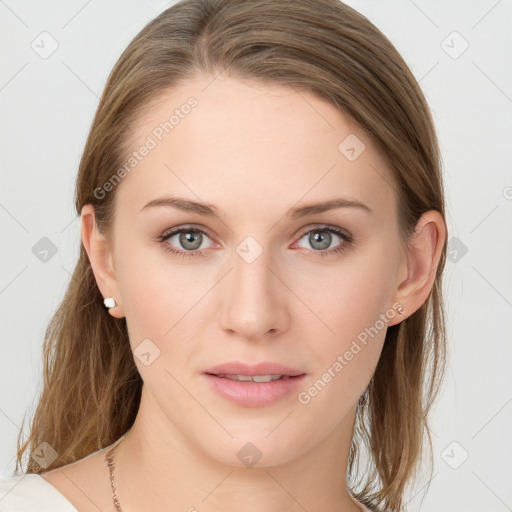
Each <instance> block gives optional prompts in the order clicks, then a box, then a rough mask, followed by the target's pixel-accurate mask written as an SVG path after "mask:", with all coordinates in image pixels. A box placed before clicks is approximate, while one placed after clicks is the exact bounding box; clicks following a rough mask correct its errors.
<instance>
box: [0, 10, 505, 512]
mask: <svg viewBox="0 0 512 512" xmlns="http://www.w3.org/2000/svg"><path fill="white" fill-rule="evenodd" d="M171 3H172V2H164V1H161V0H153V1H143V0H140V1H130V2H126V1H124V2H121V1H118V0H116V1H114V0H109V1H104V2H100V1H98V0H92V1H91V0H89V1H85V0H73V1H66V2H64V1H60V2H59V1H46V2H44V3H43V2H38V1H36V0H30V1H29V0H19V1H14V0H5V1H2V0H0V51H1V56H0V63H1V64H0V109H1V113H0V115H1V137H0V140H1V152H0V158H1V189H0V223H1V233H2V239H1V240H2V250H1V252H0V257H1V263H0V269H1V272H0V311H1V315H2V316H1V319H2V324H1V330H2V331H1V332H2V341H1V349H2V352H1V357H0V393H1V397H0V398H1V402H0V431H1V435H0V439H1V444H0V474H3V475H9V474H12V472H13V470H14V461H15V441H16V435H17V433H18V427H19V426H20V425H21V421H22V418H23V415H24V414H25V413H26V414H27V419H29V417H30V415H31V414H32V413H33V410H34V407H35V399H36V395H37V393H38V392H39V391H40V389H41V388H40V378H41V356H42V354H41V345H42V341H43V336H44V331H45V328H46V326H47V324H48V321H49V320H50V317H51V315H52V314H53V312H54V311H55V309H56V307H57V306H58V303H59V301H60V300H61V298H62V295H63V293H64V290H65V288H66V286H67V283H68V281H69V279H70V272H71V271H72V269H73V267H74V264H75V261H76V258H77V255H78V248H79V244H80V223H79V218H78V217H77V216H76V215H75V213H74V210H73V192H74V188H73V187H74V181H75V177H76V172H77V168H78V163H79V159H80V155H81V151H82V149H83V146H84V143H85V138H86V135H87V132H88V129H89V127H90V123H91V121H92V118H93V114H94V111H95V109H96V106H97V103H98V99H99V96H100V94H101V91H102V89H103V86H104V84H105V81H106V78H107V76H108V73H109V72H110V70H111V68H112V66H113V65H114V63H115V61H116V60H117V58H118V57H119V55H120V53H121V52H122V50H123V49H124V48H125V46H126V45H127V44H128V42H129V41H130V40H131V39H132V38H133V36H135V34H136V33H137V32H138V31H139V30H140V29H141V28H142V27H143V26H144V25H145V23H147V22H148V21H149V20H150V19H152V18H154V17H155V16H156V15H157V14H159V13H160V12H161V11H162V10H164V9H165V8H166V7H168V6H169V5H171ZM347 3H348V4H349V5H351V6H353V7H355V8H356V9H357V10H359V11H360V12H362V13H363V14H365V15H366V16H367V17H368V18H369V19H370V20H371V21H372V22H374V23H375V24H376V25H377V26H378V27H379V28H380V29H381V30H382V31H383V32H384V33H385V34H386V35H387V36H388V37H389V38H390V39H391V41H392V42H393V43H394V44H395V45H396V46H397V48H398V50H399V51H400V52H401V53H402V55H403V56H404V58H405V60H406V61H407V62H408V64H409V65H410V67H411V69H412V71H413V73H414V74H415V76H416V77H417V78H418V80H420V83H421V86H422V88H423V90H424V92H425V95H426V97H427V100H428V101H429V104H430V106H431V108H432V111H433V115H434V118H435V122H436V126H437V129H438V135H439V139H440V144H441V149H442V153H443V162H444V177H445V186H446V195H447V207H448V213H447V215H448V229H449V236H450V245H449V248H450V261H448V263H447V272H446V283H445V289H446V297H447V308H448V319H449V323H448V332H449V344H450V347H449V356H450V361H449V365H450V366H449V370H448V374H447V378H446V381H445V384H444V387H443V392H442V396H441V398H440V400H439V402H438V405H437V407H436V409H435V411H434V415H433V420H432V426H431V433H432V438H433V442H434V451H435V458H434V472H433V475H434V476H433V479H432V481H431V482H430V488H429V490H428V492H427V494H426V496H425V497H424V491H425V489H426V486H427V484H428V480H427V476H428V473H425V477H424V479H423V481H420V482H418V484H417V488H416V490H415V491H414V492H411V495H410V497H409V505H408V510H411V511H413V510H414V511H415V510H422V511H426V512H428V511H440V510H450V511H452V512H456V511H464V512H470V511H482V510H485V511H487V512H491V511H496V512H501V511H505V510H512V456H511V455H512V436H511V433H512V428H511V427H512V378H511V375H512V357H511V356H512V266H511V263H510V262H511V258H510V256H511V254H512V230H511V227H512V172H511V160H512V158H511V151H510V147H511V140H512V139H511V134H512V74H511V69H512V67H511V63H512V44H511V43H512V35H511V30H510V27H511V22H512V3H511V1H510V0H500V1H496V0H489V1H487V0H485V1H484V0H482V1H472V2H470V1H461V0H459V1H450V2H446V1H430V2H427V1H425V0H423V1H420V0H415V1H412V0H395V1H390V0H386V1H382V0H371V1H368V0H359V1H355V0H350V1H348V2H347ZM43 31H47V32H48V33H49V34H51V37H52V38H53V39H55V41H57V43H58V48H57V49H56V51H55V52H54V53H53V54H52V55H50V56H49V57H48V58H42V57H41V56H40V55H39V54H38V53H36V51H34V49H32V47H31V45H32V44H33V45H34V46H35V47H36V48H39V52H42V51H43V49H42V46H43V43H41V38H43V37H46V38H47V39H45V43H44V48H45V49H46V51H47V50H48V49H51V44H52V43H51V39H49V38H48V36H41V35H40V34H41V32H43ZM454 31H455V32H457V33H458V34H453V32H454ZM33 41H34V43H33ZM443 41H444V42H443ZM466 44H468V45H469V46H468V48H467V49H466V50H465V51H464V52H462V50H463V49H464V48H465V45H466ZM36 45H39V47H38V46H36ZM461 52H462V53H461ZM43 237H47V238H48V239H50V240H51V241H52V243H53V244H55V249H56V251H57V252H56V254H55V255H54V256H53V257H50V256H51V253H50V255H49V256H48V261H47V262H46V263H45V262H43V261H41V260H40V259H39V258H38V257H36V255H35V254H34V253H33V251H32V248H33V247H34V246H35V245H36V244H37V243H38V242H39V241H40V239H41V238H43ZM466 250H467V252H465V251H466ZM25 425H26V426H27V423H26V424H25ZM466 456H467V459H466V460H464V458H465V457H466ZM457 466H458V467H457Z"/></svg>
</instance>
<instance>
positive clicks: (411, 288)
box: [389, 210, 446, 325]
mask: <svg viewBox="0 0 512 512" xmlns="http://www.w3.org/2000/svg"><path fill="white" fill-rule="evenodd" d="M445 243H446V225H445V222H444V220H443V217H442V215H441V214H440V213H439V212H438V211H436V210H430V211H428V212H425V213H424V214H423V215H422V216H421V217H420V218H419V220H418V222H417V224H416V228H415V230H414V233H413V235H412V237H411V240H410V243H409V246H408V248H407V254H406V255H405V258H404V262H403V264H402V267H401V268H400V272H399V275H400V276H401V277H400V279H399V281H400V282H399V283H398V287H397V289H396V292H395V302H398V303H399V304H401V305H402V308H403V314H397V315H395V317H394V318H393V319H392V320H390V322H389V325H394V324H397V323H399V322H401V321H402V320H404V319H405V318H407V317H408V316H410V315H412V314H413V313H414V312H415V311H417V310H418V309H419V308H420V307H421V306H422V305H423V304H424V303H425V301H426V300H427V299H428V296H429V294H430V291H431V290H432V286H433V284H434V280H435V277H436V271H437V267H438V265H439V260H440V258H441V254H442V251H443V247H444V245H445ZM403 276H405V278H404V277H403Z"/></svg>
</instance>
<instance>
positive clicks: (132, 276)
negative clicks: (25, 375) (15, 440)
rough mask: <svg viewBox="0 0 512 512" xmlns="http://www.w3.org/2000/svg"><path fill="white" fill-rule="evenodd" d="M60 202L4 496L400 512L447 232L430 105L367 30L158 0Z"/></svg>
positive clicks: (87, 506)
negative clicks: (51, 304) (55, 296)
mask: <svg viewBox="0 0 512 512" xmlns="http://www.w3.org/2000/svg"><path fill="white" fill-rule="evenodd" d="M76 208H77V213H78V214H79V215H80V216H81V229H82V231H81V234H82V242H83V244H82V246H81V253H80V257H79V260H78V263H77V265H76V268H75V271H74V273H73V277H72V280H71V282H70V284H69V288H68V290H67V293H66V295H65V297H64V300H63V302H62V304H61V306H60V307H59V309H58V311H57V312H56V314H55V316H54V318H53V319H52V321H51V324H50V326H49V328H48V330H47V334H46V339H45V345H44V355H45V366H44V372H45V373H44V389H43V392H42V395H41V397H40V400H39V405H38V408H37V410H36V413H35V416H34V418H33V421H32V424H31V429H30V436H29V439H28V440H27V441H26V442H25V443H22V442H21V435H20V441H19V447H18V448H19V449H18V463H19V466H20V468H22V465H23V455H24V454H25V456H27V459H28V461H27V466H26V469H25V470H23V469H22V471H21V472H20V473H18V469H19V468H18V466H17V468H16V469H17V474H15V475H14V476H12V477H5V478H3V479H2V481H1V484H0V485H1V490H2V492H1V494H0V498H1V499H2V501H0V504H1V508H2V510H3V511H4V512H12V511H14V510H39V511H42V510H52V511H56V510H59V511H62V512H71V511H76V510H79V511H80V512H89V511H96V510H112V509H114V510H118V511H121V510H122V511H124V512H129V511H141V510H151V511H152V512H160V511H164V510H165V511H166V512H169V511H171V512H174V511H185V510H188V511H193V510H197V511H212V512H213V511H221V510H222V511H231V510H239V509H242V510H244V511H246V512H247V511H249V512H253V511H264V512H274V511H276V512H277V511H282V510H290V511H299V510H307V511H317V510H329V511H339V512H342V511H343V512H355V511H361V510H365V511H368V510H379V511H380V510H404V508H405V504H406V503H405V492H406V490H407V488H408V485H409V484H410V483H411V482H412V481H413V478H414V476H415V472H416V470H417V468H418V466H419V464H420V462H421V460H422V458H421V455H422V441H423V438H424V434H425V432H427V434H428V430H425V426H426V424H427V423H426V421H427V416H428V412H429V409H430V407H431V405H432V403H433V400H434V398H435V396H436V393H437V392H438V390H439V384H440V381H441V377H442V374H443V370H444V364H445V326H444V307H443V299H442V281H441V279H442V271H443V267H444V263H445V250H446V240H447V231H446V223H445V209H444V197H443V187H442V179H441V173H440V156H439V149H438V145H437V140H436V135H435V130H434V126H433V122H432V118H431V115H430V112H429V108H428V106H427V104H426V101H425V99H424V96H423V94H422V92H421V90H420V88H419V86H418V84H417V82H416V80H415V79H414V77H413V75H412V74H411V72H410V70H409V69H408V67H407V65H406V64H405V62H404V61H403V59H402V58H401V56H400V55H399V54H398V52H397V51H396V49H395V48H394V47H393V45H392V44H391V43H390V42H389V40H388V39H387V38H386V37H385V36H384V35H383V34H382V33H381V32H380V31H379V30H378V29H377V28H376V27H375V26H373V25H372V24H371V23H370V22H369V21H368V20H367V19H366V18H365V17H363V16H362V15H360V14H359V13H357V12H356V11H354V10H353V9H352V8H350V7H348V6H346V5H344V4H343V3H341V2H339V1H338V0H314V1H311V0H299V1H297V0H294V1H293V2H291V1H285V0H218V1H213V0H207V1H200V0H184V1H181V2H179V3H177V4H175V5H173V6H172V7H170V8H169V9H167V10H166V11H164V12H163V13H162V14H160V15H159V16H158V17H157V18H156V19H154V20H153V21H152V22H151V23H149V24H148V25H147V26H146V27H145V28H144V29H143V30H142V31H141V32H140V33H139V34H138V35H137V36H136V37H135V39H134V40H133V41H132V42H131V43H130V44H129V46H128V47H127V49H126V50H125V51H124V53H123V54H122V56H121V57H120V59H119V61H118V62H117V64H116V65H115V67H114V69H113V71H112V73H111V75H110V77H109V79H108V81H107V84H106V87H105V90H104V92H103V95H102V98H101V100H100V104H99V106H98V110H97V112H96V117H95V119H94V122H93V125H92V127H91V131H90V134H89V137H88V139H87V143H86V146H85V150H84V153H83V157H82V160H81V163H80V169H79V172H78V178H77V188H76ZM45 507H46V508H45Z"/></svg>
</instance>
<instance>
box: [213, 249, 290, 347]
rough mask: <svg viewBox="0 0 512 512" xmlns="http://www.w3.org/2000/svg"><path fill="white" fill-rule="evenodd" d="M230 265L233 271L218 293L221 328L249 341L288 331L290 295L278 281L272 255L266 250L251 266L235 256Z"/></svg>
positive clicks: (242, 258) (224, 280)
mask: <svg viewBox="0 0 512 512" xmlns="http://www.w3.org/2000/svg"><path fill="white" fill-rule="evenodd" d="M231 263H232V270H231V271H230V272H229V275H228V276H226V279H223V283H222V286H221V288H220V289H219V290H218V291H219V293H220V296H221V299H220V301H219V302H220V304H221V305H220V313H219V324H220V326H221V328H222V329H223V330H225V331H229V333H230V334H231V335H233V333H236V334H238V335H239V337H241V338H245V339H247V340H258V339H263V338H265V337H266V336H275V335H276V334H278V333H281V332H284V331H285V330H286V329H288V326H289V321H290V315H289V310H288V302H287V297H288V298H289V294H290V292H289V291H288V289H287V288H286V286H285V285H284V284H283V282H282V280H281V279H280V278H279V277H278V274H279V272H278V271H276V268H275V267H276V266H275V264H273V261H272V258H271V255H270V251H265V250H263V252H262V253H261V254H260V255H259V256H258V257H257V258H256V259H255V260H254V261H252V262H251V261H250V260H246V259H244V257H242V256H240V255H239V254H238V253H236V252H235V253H234V254H233V258H232V260H231Z"/></svg>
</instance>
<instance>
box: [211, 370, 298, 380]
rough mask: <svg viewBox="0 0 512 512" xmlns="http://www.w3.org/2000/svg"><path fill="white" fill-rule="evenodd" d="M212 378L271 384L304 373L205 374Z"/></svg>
mask: <svg viewBox="0 0 512 512" xmlns="http://www.w3.org/2000/svg"><path fill="white" fill-rule="evenodd" d="M206 375H211V376H212V377H219V378H221V379H230V380H236V381H239V382H273V381H276V380H286V379H295V378H297V377H301V376H302V375H305V373H302V374H299V375H272V374H268V375H241V374H225V373H217V374H215V373H208V372H207V373H206Z"/></svg>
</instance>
